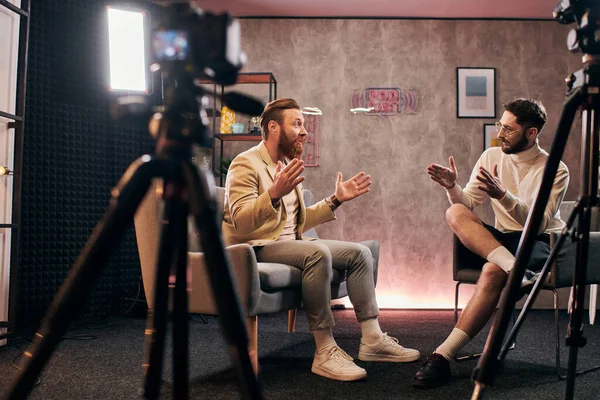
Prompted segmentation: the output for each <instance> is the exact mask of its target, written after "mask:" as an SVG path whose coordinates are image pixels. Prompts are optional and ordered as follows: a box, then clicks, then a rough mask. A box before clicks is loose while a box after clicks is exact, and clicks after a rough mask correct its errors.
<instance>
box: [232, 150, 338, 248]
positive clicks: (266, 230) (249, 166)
mask: <svg viewBox="0 0 600 400" xmlns="http://www.w3.org/2000/svg"><path fill="white" fill-rule="evenodd" d="M276 169H277V164H275V163H274V162H273V161H272V160H271V156H269V152H268V151H267V148H266V146H265V144H264V142H260V144H259V145H257V146H254V147H252V148H251V149H249V150H247V151H245V152H243V153H241V154H239V155H238V156H237V157H235V159H234V160H233V161H232V163H231V165H230V166H229V170H228V172H227V180H226V183H225V204H224V214H225V215H224V217H223V225H222V229H223V237H224V239H225V242H226V244H227V245H231V244H238V243H248V244H250V245H252V246H263V245H265V244H267V243H269V242H272V241H275V240H277V238H278V237H279V234H280V233H281V231H282V230H283V227H284V225H285V218H286V215H287V211H286V209H285V204H284V202H283V201H282V202H281V203H280V205H279V207H278V209H275V208H273V206H272V205H271V198H270V197H269V193H268V192H267V190H269V188H270V187H271V186H273V178H274V177H275V171H276ZM294 190H296V195H297V196H298V202H299V203H300V210H298V233H297V235H298V236H297V238H298V239H302V232H304V231H306V230H309V229H310V228H312V227H315V226H317V225H319V224H322V223H323V222H327V221H331V220H334V219H336V217H335V213H334V212H333V211H331V209H330V208H329V205H328V204H327V202H326V201H325V200H321V201H319V202H318V203H316V204H313V205H312V206H310V207H308V208H306V206H305V205H304V200H303V197H302V191H303V190H304V189H303V188H302V184H299V185H298V186H296V188H295V189H294Z"/></svg>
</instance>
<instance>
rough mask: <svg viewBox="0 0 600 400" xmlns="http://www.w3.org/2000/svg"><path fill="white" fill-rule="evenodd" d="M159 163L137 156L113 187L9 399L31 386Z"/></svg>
mask: <svg viewBox="0 0 600 400" xmlns="http://www.w3.org/2000/svg"><path fill="white" fill-rule="evenodd" d="M160 164H161V162H160V161H158V160H154V159H151V158H150V157H148V156H144V157H141V158H139V159H138V160H137V161H136V162H134V164H132V166H131V167H129V169H128V170H127V172H126V173H125V175H124V176H123V178H122V179H121V181H120V182H119V184H118V185H117V187H116V188H115V189H113V191H112V195H113V199H112V201H111V204H110V206H109V208H108V211H107V212H106V214H105V215H104V217H103V219H102V220H101V221H100V223H98V225H96V228H95V229H94V232H93V233H92V235H91V236H90V238H89V239H88V241H87V243H86V244H85V247H84V248H83V250H82V252H81V254H80V255H79V257H78V258H77V260H76V261H75V264H73V267H72V268H71V270H70V271H69V274H68V276H67V278H66V280H65V282H64V283H63V284H62V286H61V287H60V289H59V291H58V293H57V295H56V296H55V297H54V300H53V301H52V304H51V305H50V308H49V310H48V313H47V314H46V316H45V317H44V320H43V321H42V325H41V327H40V330H39V331H38V333H36V335H35V336H34V339H33V345H32V346H31V347H30V348H29V349H28V350H27V351H25V353H24V357H23V360H24V362H25V365H24V366H23V368H22V370H21V372H20V373H19V374H18V375H17V378H16V380H15V382H14V383H13V386H12V387H11V389H10V390H9V391H8V398H9V399H24V398H26V397H27V395H28V394H29V392H30V391H31V389H32V388H33V384H34V382H35V379H36V378H37V377H38V375H39V374H40V372H41V371H42V369H43V368H44V366H45V365H46V363H47V362H48V359H49V358H50V356H51V354H52V352H53V351H54V349H55V348H56V345H57V344H58V343H59V342H60V340H61V338H62V337H63V335H64V333H65V332H66V330H67V328H68V327H69V325H70V324H71V322H72V321H73V319H74V317H75V315H76V313H77V311H78V310H79V307H80V305H81V304H83V303H84V301H83V299H85V298H86V297H87V296H88V295H89V293H90V291H91V290H92V287H93V285H94V284H95V283H96V281H97V280H98V277H99V275H100V273H101V272H102V270H103V268H104V266H105V265H106V264H107V262H108V258H109V256H110V254H111V253H112V251H113V249H115V248H116V247H117V244H118V243H119V241H120V240H121V238H122V236H123V233H124V232H125V229H126V228H127V227H128V226H130V225H131V222H132V221H133V215H134V213H135V210H136V209H137V207H138V205H139V204H140V202H141V201H142V199H143V197H144V195H145V193H146V191H147V190H148V188H149V186H150V182H151V178H152V176H154V175H155V173H157V171H158V169H159V166H160Z"/></svg>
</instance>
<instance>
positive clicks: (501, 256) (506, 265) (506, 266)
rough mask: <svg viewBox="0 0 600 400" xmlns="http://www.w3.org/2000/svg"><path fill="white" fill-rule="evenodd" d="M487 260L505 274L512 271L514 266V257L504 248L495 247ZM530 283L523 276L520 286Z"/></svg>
mask: <svg viewBox="0 0 600 400" xmlns="http://www.w3.org/2000/svg"><path fill="white" fill-rule="evenodd" d="M486 258H487V260H488V261H489V262H491V263H494V264H496V265H497V266H499V267H500V268H502V269H503V270H504V272H506V273H507V274H508V273H509V272H510V271H511V270H512V269H513V267H514V265H515V256H513V255H512V253H511V252H510V251H508V249H507V248H506V247H504V246H500V247H496V248H495V249H494V250H492V251H491V252H490V254H488V255H487V257H486ZM529 283H531V282H530V281H529V280H528V279H527V278H526V277H525V276H523V280H522V281H521V286H525V285H527V284H529Z"/></svg>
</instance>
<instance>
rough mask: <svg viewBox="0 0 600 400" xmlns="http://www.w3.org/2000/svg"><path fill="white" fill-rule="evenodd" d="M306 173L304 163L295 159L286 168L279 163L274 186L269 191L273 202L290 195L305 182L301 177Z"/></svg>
mask: <svg viewBox="0 0 600 400" xmlns="http://www.w3.org/2000/svg"><path fill="white" fill-rule="evenodd" d="M302 172H304V161H302V160H299V159H297V158H294V159H293V160H292V161H290V163H289V164H288V165H286V166H284V165H283V163H282V162H281V161H279V162H278V163H277V169H276V170H275V177H274V178H273V186H271V187H270V188H269V190H268V192H269V195H270V196H271V199H272V200H279V199H281V198H282V197H283V196H285V195H286V194H288V193H290V192H291V191H292V190H294V188H295V187H296V186H298V184H299V183H300V182H302V181H303V180H304V177H303V176H301V175H300V174H302Z"/></svg>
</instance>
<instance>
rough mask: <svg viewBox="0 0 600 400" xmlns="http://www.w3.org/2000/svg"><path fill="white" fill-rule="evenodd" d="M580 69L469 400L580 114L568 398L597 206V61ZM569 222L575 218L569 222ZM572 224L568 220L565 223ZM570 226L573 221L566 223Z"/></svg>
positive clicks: (496, 347) (494, 362) (497, 341)
mask: <svg viewBox="0 0 600 400" xmlns="http://www.w3.org/2000/svg"><path fill="white" fill-rule="evenodd" d="M583 63H584V68H583V69H582V70H580V71H577V72H576V73H575V74H573V75H571V76H570V77H569V78H568V79H567V84H568V86H569V91H568V92H567V99H566V101H565V103H564V105H563V110H562V113H561V116H560V120H559V122H558V128H557V131H556V136H555V138H554V140H553V142H552V146H551V148H550V153H549V156H548V160H547V162H546V167H545V169H544V174H543V177H542V183H541V185H540V189H539V192H538V196H537V198H536V200H535V202H534V204H533V207H532V210H531V212H530V214H529V217H528V218H527V222H526V223H525V227H524V230H523V234H522V236H521V242H520V243H519V248H518V249H517V254H516V260H515V265H514V268H513V270H512V272H511V274H510V275H509V278H508V282H507V286H506V288H505V290H504V291H503V293H502V296H501V298H500V303H499V309H498V311H497V313H496V316H495V318H494V322H493V324H492V327H491V330H490V333H489V335H488V338H487V341H486V344H485V348H484V350H483V354H482V356H481V358H480V359H479V363H478V364H477V367H476V368H475V369H474V370H473V375H472V377H473V380H474V383H475V389H474V391H473V395H472V397H471V398H472V400H475V399H481V398H483V394H484V392H485V390H486V389H487V387H488V386H490V385H492V384H493V382H494V378H495V375H496V373H497V370H498V367H499V363H500V361H501V360H502V356H500V357H499V355H500V348H501V346H502V342H503V338H504V335H505V333H506V330H507V328H508V323H509V320H510V317H511V314H512V311H513V309H514V307H515V303H516V302H517V301H518V300H519V299H518V297H519V295H518V294H519V291H520V286H521V280H522V279H523V275H524V274H525V269H526V266H527V262H528V260H529V258H530V257H531V253H532V250H533V245H534V243H535V238H536V236H537V232H538V231H539V227H540V225H541V222H542V218H543V216H544V211H545V208H546V204H547V203H548V198H549V197H550V192H551V190H552V185H553V183H554V178H555V177H556V172H557V170H558V166H559V163H560V160H561V158H562V155H563V153H564V149H565V146H566V143H567V139H568V137H569V133H570V130H571V125H572V123H573V121H574V119H575V115H576V113H577V110H578V109H580V108H581V109H582V147H581V154H582V158H581V163H582V165H581V183H580V196H579V199H578V203H579V204H578V209H579V210H578V214H577V215H578V217H579V219H578V225H577V229H578V238H577V239H578V240H577V253H576V254H577V259H576V263H575V270H574V274H573V292H572V295H571V299H572V304H573V309H572V312H571V316H570V320H569V327H568V334H567V341H566V343H567V345H568V346H570V351H569V363H568V372H567V388H566V394H565V398H566V399H569V400H570V399H572V398H573V391H574V384H575V375H576V371H575V370H576V366H577V352H578V349H579V347H583V346H585V338H584V337H583V324H582V320H583V311H584V297H585V281H586V272H587V259H588V246H589V231H590V220H591V210H592V207H594V206H597V205H598V193H597V192H598V146H599V139H598V128H599V125H600V118H599V114H598V110H599V109H600V107H598V106H599V103H600V91H599V88H600V58H598V56H593V55H589V54H585V55H584V56H583ZM573 218H574V217H573ZM570 219H571V218H570ZM570 222H572V221H570Z"/></svg>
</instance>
